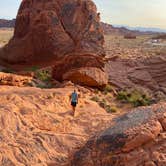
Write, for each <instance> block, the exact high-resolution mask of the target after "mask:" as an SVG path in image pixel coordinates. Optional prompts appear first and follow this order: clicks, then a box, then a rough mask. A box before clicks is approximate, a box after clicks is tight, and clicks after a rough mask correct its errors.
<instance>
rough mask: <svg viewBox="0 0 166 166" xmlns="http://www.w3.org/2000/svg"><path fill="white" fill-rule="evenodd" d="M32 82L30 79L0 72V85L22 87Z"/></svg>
mask: <svg viewBox="0 0 166 166" xmlns="http://www.w3.org/2000/svg"><path fill="white" fill-rule="evenodd" d="M32 80H33V78H32V77H26V76H19V75H16V74H11V73H3V72H0V85H10V86H19V87H23V86H28V85H29V84H30V83H31V82H32Z"/></svg>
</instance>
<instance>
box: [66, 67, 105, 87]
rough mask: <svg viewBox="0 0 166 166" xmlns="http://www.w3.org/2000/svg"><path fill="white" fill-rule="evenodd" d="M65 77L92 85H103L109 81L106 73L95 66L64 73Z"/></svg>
mask: <svg viewBox="0 0 166 166" xmlns="http://www.w3.org/2000/svg"><path fill="white" fill-rule="evenodd" d="M63 79H64V80H71V81H72V82H74V83H77V84H82V85H87V86H92V87H101V86H104V85H106V84H107V83H108V82H107V80H108V79H107V76H106V74H105V73H104V72H103V71H101V70H100V69H98V68H93V67H86V68H79V69H75V70H71V71H69V72H67V73H66V74H64V75H63Z"/></svg>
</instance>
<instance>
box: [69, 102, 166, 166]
mask: <svg viewBox="0 0 166 166" xmlns="http://www.w3.org/2000/svg"><path fill="white" fill-rule="evenodd" d="M165 121H166V104H165V103H160V104H158V105H154V106H151V107H144V108H137V109H136V110H134V111H132V112H130V113H128V114H126V115H123V116H121V117H119V118H116V119H115V120H114V125H113V126H112V127H110V128H108V129H107V130H105V131H103V132H102V133H101V134H99V135H97V136H96V137H93V138H91V139H90V140H89V141H88V142H87V144H86V145H85V146H84V147H83V148H82V149H81V150H80V151H78V152H76V153H75V155H74V160H73V162H72V165H73V166H101V165H104V166H111V165H113V166H120V165H123V166H147V165H148V166H149V165H152V166H153V165H159V166H164V165H166V157H165V153H166V130H165Z"/></svg>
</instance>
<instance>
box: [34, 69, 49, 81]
mask: <svg viewBox="0 0 166 166" xmlns="http://www.w3.org/2000/svg"><path fill="white" fill-rule="evenodd" d="M35 75H36V77H37V78H38V79H39V80H41V81H44V82H49V81H50V80H51V75H50V73H49V71H48V70H38V71H36V73H35Z"/></svg>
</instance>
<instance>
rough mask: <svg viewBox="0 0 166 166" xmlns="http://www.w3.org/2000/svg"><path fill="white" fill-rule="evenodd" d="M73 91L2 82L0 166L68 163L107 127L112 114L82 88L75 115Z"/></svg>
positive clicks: (51, 165) (60, 165) (46, 165)
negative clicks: (12, 85) (88, 97)
mask: <svg viewBox="0 0 166 166" xmlns="http://www.w3.org/2000/svg"><path fill="white" fill-rule="evenodd" d="M72 91H73V87H71V88H59V89H46V90H42V89H38V88H30V87H21V88H19V87H10V86H0V101H1V102H0V108H1V109H0V165H1V166H25V165H27V166H32V165H33V166H37V165H40V166H62V165H63V166H64V165H65V166H67V165H68V164H69V161H70V160H69V159H70V155H71V154H72V153H73V151H75V150H76V149H78V148H80V147H81V146H82V145H83V144H84V143H85V142H86V141H87V140H88V139H89V137H90V136H91V135H93V134H94V133H96V132H97V131H99V130H103V129H105V128H106V127H108V125H109V123H110V121H111V119H112V117H113V116H112V115H109V114H107V113H106V112H105V110H103V109H102V108H100V107H99V106H98V104H97V103H95V102H92V101H90V100H88V99H86V98H85V97H84V98H82V97H81V96H82V95H83V94H82V92H80V98H79V105H78V107H77V111H76V116H75V117H73V116H72V111H71V107H70V102H69V95H70V94H71V92H72Z"/></svg>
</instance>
